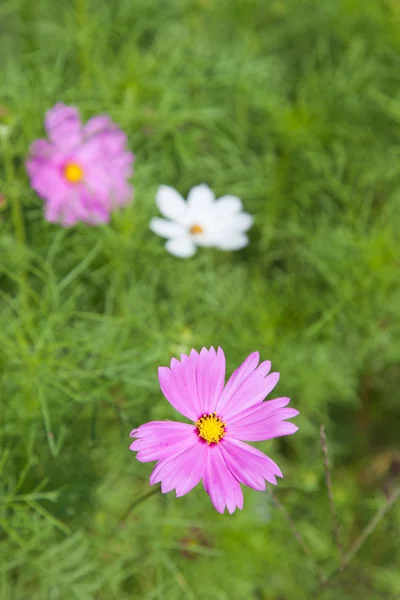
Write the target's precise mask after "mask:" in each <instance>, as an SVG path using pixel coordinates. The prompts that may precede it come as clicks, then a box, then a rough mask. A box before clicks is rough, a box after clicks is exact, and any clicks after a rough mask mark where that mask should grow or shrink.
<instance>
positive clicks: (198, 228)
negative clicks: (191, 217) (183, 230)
mask: <svg viewBox="0 0 400 600" xmlns="http://www.w3.org/2000/svg"><path fill="white" fill-rule="evenodd" d="M203 231H204V229H203V227H202V226H201V225H196V224H195V225H192V226H191V228H190V233H191V234H192V235H195V234H196V233H203Z"/></svg>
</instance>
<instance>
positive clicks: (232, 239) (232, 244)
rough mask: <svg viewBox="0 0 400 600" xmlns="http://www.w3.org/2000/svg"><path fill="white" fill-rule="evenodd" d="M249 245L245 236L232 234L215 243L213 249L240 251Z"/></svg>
mask: <svg viewBox="0 0 400 600" xmlns="http://www.w3.org/2000/svg"><path fill="white" fill-rule="evenodd" d="M248 243H249V238H248V237H247V235H243V234H242V233H237V234H235V233H233V232H232V234H231V235H230V236H225V237H221V238H220V239H219V240H217V241H216V242H215V247H216V248H219V249H220V250H240V249H241V248H244V247H245V246H247V245H248Z"/></svg>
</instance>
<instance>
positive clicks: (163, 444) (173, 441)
mask: <svg viewBox="0 0 400 600" xmlns="http://www.w3.org/2000/svg"><path fill="white" fill-rule="evenodd" d="M131 437H136V438H138V439H136V440H135V441H134V442H132V444H131V445H130V446H129V449H130V450H133V451H134V452H137V453H138V454H137V455H136V458H137V459H138V460H139V461H140V462H151V461H153V460H162V459H165V458H171V457H172V456H175V455H176V454H179V453H180V452H182V451H183V450H185V448H187V447H189V446H191V445H193V444H195V443H198V442H199V438H198V435H197V432H196V428H195V427H194V426H193V425H189V424H186V423H174V422H172V421H152V422H150V423H146V424H145V425H141V426H140V427H138V429H134V430H133V431H132V432H131Z"/></svg>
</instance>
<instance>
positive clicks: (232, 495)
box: [203, 444, 243, 514]
mask: <svg viewBox="0 0 400 600" xmlns="http://www.w3.org/2000/svg"><path fill="white" fill-rule="evenodd" d="M203 485H204V489H205V491H206V492H207V494H208V495H209V496H210V498H211V502H212V503H213V505H214V507H215V508H216V509H217V511H218V512H219V513H221V514H222V513H223V512H224V510H225V507H227V509H228V511H229V512H230V513H231V514H232V513H233V512H234V511H235V510H236V508H239V509H240V510H241V509H242V508H243V492H242V490H241V487H240V484H239V482H238V481H237V479H236V478H235V477H234V476H233V475H232V473H231V471H230V470H229V469H228V467H227V466H226V463H225V460H224V457H223V455H222V452H221V449H220V447H219V444H218V445H216V446H209V447H208V457H207V463H206V467H205V470H204V474H203Z"/></svg>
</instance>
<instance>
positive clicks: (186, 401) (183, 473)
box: [130, 348, 299, 513]
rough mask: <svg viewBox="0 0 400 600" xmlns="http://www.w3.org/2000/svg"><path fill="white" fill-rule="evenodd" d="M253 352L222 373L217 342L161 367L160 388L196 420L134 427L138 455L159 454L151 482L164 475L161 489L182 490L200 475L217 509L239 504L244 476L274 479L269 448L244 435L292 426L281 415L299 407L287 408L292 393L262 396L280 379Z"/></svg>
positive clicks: (248, 480)
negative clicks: (228, 373)
mask: <svg viewBox="0 0 400 600" xmlns="http://www.w3.org/2000/svg"><path fill="white" fill-rule="evenodd" d="M259 358H260V357H259V354H258V352H254V353H253V354H250V356H248V358H247V359H246V360H245V361H244V362H243V364H242V365H240V367H238V368H237V369H236V371H235V372H234V373H233V374H232V375H231V377H230V379H229V380H228V382H227V384H226V385H224V381H225V356H224V352H223V350H222V349H221V348H218V351H217V352H216V351H215V350H214V348H210V350H207V349H206V348H203V349H202V350H201V352H200V353H198V352H196V351H195V350H192V351H191V353H190V355H189V356H186V355H185V354H182V355H181V360H180V361H178V360H177V359H175V358H173V359H172V360H171V365H170V367H171V368H170V369H169V368H168V367H160V368H159V369H158V377H159V381H160V386H161V390H162V392H163V394H164V396H165V397H166V398H167V400H168V401H169V402H170V404H172V406H173V407H174V408H175V409H176V410H177V411H178V412H180V413H181V414H182V415H183V416H184V417H187V418H188V419H190V420H191V421H194V425H191V424H187V423H176V422H172V421H152V422H150V423H145V424H144V425H141V426H140V427H138V428H137V429H134V430H133V431H132V432H131V437H135V438H138V439H136V440H135V441H134V442H133V443H132V444H131V446H130V449H131V450H134V451H136V452H137V453H138V454H137V456H136V458H137V459H138V460H139V461H141V462H150V461H154V460H156V461H158V462H157V465H156V467H155V469H154V471H153V473H152V475H151V477H150V484H151V485H153V484H155V483H158V482H160V481H161V491H162V492H163V493H164V494H165V493H167V492H170V491H171V490H173V489H175V490H176V496H177V497H178V496H183V495H184V494H187V493H188V492H190V490H192V489H193V488H194V487H195V486H196V485H197V484H198V483H199V481H200V480H203V485H204V489H205V490H206V492H207V493H208V494H209V496H210V498H211V502H212V503H213V505H214V507H215V508H216V509H217V511H218V512H220V513H223V512H224V510H225V507H227V509H228V511H229V512H230V513H232V512H234V510H235V509H236V508H239V509H242V508H243V494H242V490H241V487H240V484H241V483H243V484H245V485H247V486H249V487H252V488H254V489H255V490H265V480H266V481H268V482H269V483H272V484H274V485H276V476H278V477H282V473H281V470H280V469H279V467H278V465H277V464H275V463H274V461H273V460H271V459H270V458H269V457H268V456H266V455H265V454H263V453H262V452H261V451H260V450H257V449H256V448H254V447H253V446H250V445H249V444H245V443H244V442H246V441H247V442H259V441H262V440H270V439H272V438H276V437H279V436H282V435H290V434H291V433H295V431H297V429H298V427H297V426H296V425H294V424H293V423H290V422H286V419H291V418H292V417H295V416H296V415H298V414H299V413H298V411H297V410H295V409H294V408H285V406H287V405H288V404H289V402H290V399H289V398H277V399H276V400H269V401H267V402H263V400H264V399H265V397H266V396H267V394H269V393H270V392H271V390H273V388H274V387H275V386H276V384H277V383H278V380H279V373H270V374H269V371H270V369H271V363H270V362H269V361H265V362H262V363H261V364H260V365H259V366H258V367H257V365H258V362H259Z"/></svg>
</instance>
